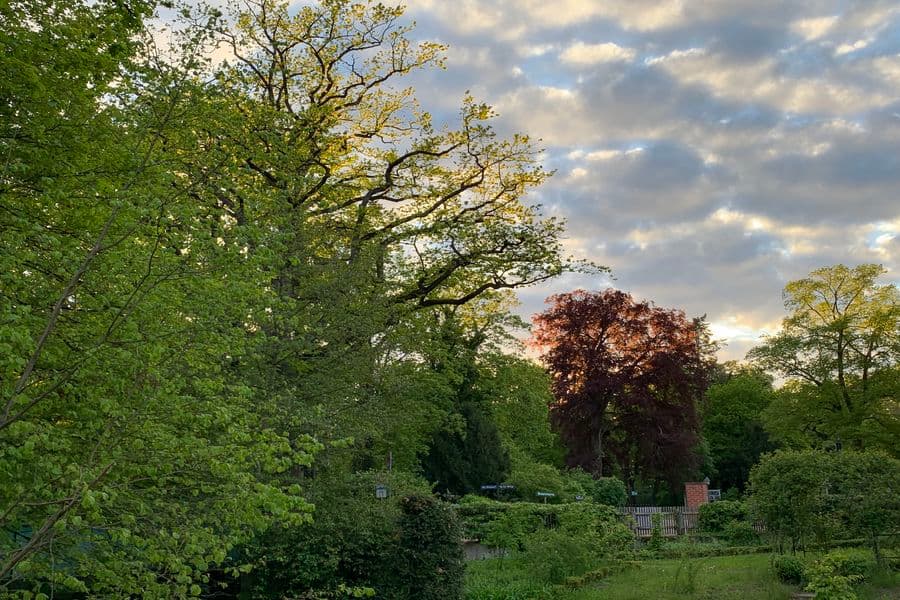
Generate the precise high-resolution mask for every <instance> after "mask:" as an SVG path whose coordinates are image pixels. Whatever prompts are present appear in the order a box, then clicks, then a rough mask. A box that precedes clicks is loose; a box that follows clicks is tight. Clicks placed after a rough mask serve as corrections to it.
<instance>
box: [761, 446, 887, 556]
mask: <svg viewBox="0 0 900 600" xmlns="http://www.w3.org/2000/svg"><path fill="white" fill-rule="evenodd" d="M898 485H900V461H898V460H897V459H895V458H892V457H890V456H888V455H885V454H881V453H878V452H847V451H844V452H830V453H825V452H819V451H814V450H805V451H780V452H776V453H775V454H772V455H767V456H766V457H764V458H763V460H762V461H761V462H760V464H759V465H757V466H756V467H754V469H753V471H752V473H751V496H750V507H751V513H752V514H754V515H755V516H756V517H758V518H761V519H762V520H763V521H764V522H765V524H766V528H767V530H768V531H770V532H772V533H774V534H775V535H776V536H777V537H779V538H786V539H787V540H789V541H790V542H791V547H792V548H793V549H796V548H797V547H798V546H800V545H802V544H803V543H805V542H808V541H811V540H816V541H819V542H827V541H829V540H831V539H834V538H835V536H836V535H838V534H841V535H844V536H846V535H859V536H864V537H866V538H868V539H869V540H870V543H871V544H872V549H873V550H874V552H875V553H876V556H877V557H880V550H879V543H878V536H879V534H880V533H882V531H883V530H884V528H885V527H887V526H888V524H890V523H897V522H898V520H900V499H898V498H897V494H896V490H897V489H898V487H897V486H898Z"/></svg>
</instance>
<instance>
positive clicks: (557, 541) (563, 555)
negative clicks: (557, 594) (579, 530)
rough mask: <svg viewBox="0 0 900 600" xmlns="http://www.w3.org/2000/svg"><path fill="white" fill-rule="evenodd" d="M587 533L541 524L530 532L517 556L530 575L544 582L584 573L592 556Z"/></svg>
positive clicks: (557, 580) (593, 554)
mask: <svg viewBox="0 0 900 600" xmlns="http://www.w3.org/2000/svg"><path fill="white" fill-rule="evenodd" d="M590 541H591V540H590V537H588V536H579V535H574V534H573V533H572V532H569V531H562V530H556V529H546V528H542V529H539V530H538V531H536V532H535V533H533V534H531V535H529V536H528V537H527V538H526V539H525V542H524V544H523V546H524V547H523V550H522V552H521V555H520V560H521V562H522V564H523V565H524V566H525V568H526V569H527V570H528V572H529V573H531V576H532V577H533V578H534V579H536V580H537V581H539V582H543V583H556V584H558V583H562V582H563V581H565V579H566V578H567V577H572V576H577V575H581V574H583V573H585V572H586V571H587V570H588V569H589V568H590V566H591V565H592V564H593V562H594V560H595V552H594V549H593V548H592V547H591V545H590Z"/></svg>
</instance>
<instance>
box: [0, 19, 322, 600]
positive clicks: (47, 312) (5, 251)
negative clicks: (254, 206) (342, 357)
mask: <svg viewBox="0 0 900 600" xmlns="http://www.w3.org/2000/svg"><path fill="white" fill-rule="evenodd" d="M152 8H153V7H152V5H151V4H150V3H144V2H85V3H79V2H27V1H24V2H11V3H4V4H3V5H2V6H0V20H2V21H3V23H4V27H3V31H2V33H0V47H2V52H0V54H2V56H0V71H2V73H3V77H2V83H0V86H2V88H0V122H2V125H0V152H2V155H3V157H4V158H3V170H2V172H0V230H2V231H3V235H2V237H0V347H2V348H3V351H2V352H0V373H2V379H0V478H2V479H0V525H2V528H3V534H2V536H0V589H6V588H7V587H8V586H12V587H18V586H22V585H27V586H35V587H39V588H42V589H44V590H45V591H46V590H57V591H63V590H68V591H89V592H90V593H93V594H99V595H107V596H127V595H129V594H143V595H146V596H150V597H153V596H163V595H166V596H185V595H191V594H197V593H199V592H200V587H199V584H201V583H202V582H203V580H204V577H205V571H206V569H207V567H208V565H209V564H210V563H212V562H219V561H222V560H223V559H224V558H225V556H226V554H227V552H228V551H229V549H230V548H231V547H233V546H234V545H235V544H236V543H238V542H240V541H242V540H245V539H248V537H249V536H251V535H252V534H253V532H254V531H255V530H256V529H258V528H260V527H265V526H266V525H267V524H268V523H270V522H271V521H272V520H273V519H279V520H287V521H292V520H298V519H304V518H306V516H307V515H308V512H309V509H310V507H309V505H308V504H307V503H305V502H304V501H303V499H302V497H301V496H300V495H299V493H298V492H299V490H298V488H296V487H291V486H290V485H289V484H288V483H286V482H283V481H280V480H278V479H277V478H274V477H273V475H275V474H277V473H278V472H280V471H284V470H286V469H288V468H290V467H291V466H294V465H297V464H304V463H308V462H309V460H310V458H311V451H312V450H314V444H312V443H311V441H309V440H308V439H304V440H302V441H300V443H297V444H293V445H292V444H291V442H290V440H288V439H287V438H286V437H284V436H283V435H282V434H281V432H280V431H277V430H275V429H273V428H272V426H271V424H267V423H265V422H263V421H262V420H261V419H260V415H259V414H258V413H257V411H256V409H255V406H254V403H253V398H252V394H251V391H250V389H249V388H248V387H247V386H246V385H245V384H243V383H242V382H241V381H239V380H237V379H235V378H234V377H232V376H231V375H230V372H229V370H230V364H231V363H232V361H233V360H234V359H235V357H238V356H241V355H243V354H246V353H249V352H253V351H254V350H253V348H254V346H255V344H256V341H255V337H256V336H255V335H254V333H253V330H252V327H250V326H248V325H249V324H248V322H247V320H246V314H247V312H248V307H251V306H254V305H255V304H257V302H258V301H259V300H260V294H262V293H263V292H262V290H263V289H264V288H263V287H261V286H259V283H260V279H259V277H258V276H257V275H256V273H257V272H258V271H259V265H258V264H251V263H250V262H248V261H247V260H246V259H245V258H244V257H243V256H242V255H241V254H240V253H239V252H235V251H233V249H229V248H223V247H221V246H220V245H219V244H218V243H217V240H216V238H215V237H212V236H210V235H209V230H208V228H206V227H205V225H204V224H203V219H202V217H203V215H202V213H199V212H198V210H197V206H196V203H195V202H194V200H193V199H192V198H191V196H190V194H189V193H187V191H186V189H184V188H182V187H180V186H179V185H178V184H177V183H178V180H179V179H180V178H181V176H182V175H181V174H180V173H179V172H178V171H177V170H176V168H177V163H178V161H177V160H174V154H173V153H172V152H171V151H170V149H169V148H168V144H169V140H170V139H172V138H174V137H177V136H178V135H183V134H184V133H183V132H184V130H185V128H186V127H188V126H189V125H193V124H195V123H194V121H193V120H194V119H195V118H196V116H197V115H196V113H195V111H194V106H193V105H192V104H191V103H190V102H188V101H187V99H188V98H190V97H191V95H192V94H196V92H197V87H196V84H195V80H194V78H193V73H194V72H196V68H197V66H198V64H197V63H194V62H192V59H190V56H191V55H192V52H191V51H190V50H191V48H190V45H191V44H193V43H194V41H196V39H197V38H194V39H193V40H192V39H190V38H186V39H185V43H186V44H188V45H189V46H187V47H185V48H184V50H185V54H184V56H185V57H186V60H185V61H181V60H180V59H178V58H175V59H173V62H172V63H171V64H164V63H161V62H159V61H157V60H155V58H154V55H153V53H152V51H153V46H152V37H151V36H149V35H148V33H147V32H146V31H145V30H144V28H143V24H142V20H143V19H144V18H145V17H146V16H148V15H149V14H150V13H151V11H152Z"/></svg>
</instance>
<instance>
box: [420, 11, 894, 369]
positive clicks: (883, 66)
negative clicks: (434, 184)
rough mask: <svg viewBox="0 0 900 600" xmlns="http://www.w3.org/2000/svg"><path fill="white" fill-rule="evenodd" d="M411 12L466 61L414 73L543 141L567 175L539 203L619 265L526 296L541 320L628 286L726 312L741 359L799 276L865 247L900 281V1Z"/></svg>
mask: <svg viewBox="0 0 900 600" xmlns="http://www.w3.org/2000/svg"><path fill="white" fill-rule="evenodd" d="M411 14H412V16H413V17H414V18H416V19H417V20H418V22H419V24H420V28H419V29H418V30H417V35H420V36H422V37H423V38H428V39H437V40H440V41H443V42H447V43H449V44H450V45H451V49H450V51H449V55H450V60H449V62H448V69H447V71H436V72H431V73H425V74H420V75H416V76H415V77H414V78H413V79H412V83H413V84H414V85H416V87H417V88H418V90H419V91H420V92H421V93H420V96H421V99H422V103H423V105H424V106H426V107H427V108H429V109H433V111H434V113H435V115H436V116H437V118H438V119H439V120H440V119H442V118H445V119H448V120H451V119H452V118H454V117H455V114H456V107H457V106H458V103H459V99H460V98H461V97H462V95H463V92H464V91H465V90H467V89H468V90H472V91H473V92H474V93H475V94H476V95H477V96H478V97H480V98H482V99H484V100H485V101H487V102H489V103H491V104H493V105H494V106H495V107H496V108H497V109H498V111H499V112H500V119H499V121H498V122H497V128H498V130H499V131H500V132H501V133H504V134H508V133H511V132H514V131H524V132H527V133H529V134H533V135H534V136H537V137H540V138H542V139H543V143H544V144H545V146H546V147H547V153H546V163H547V165H548V167H550V168H553V169H556V170H557V175H556V176H555V177H554V178H552V179H551V181H549V182H548V183H547V184H546V185H545V186H544V187H542V188H541V190H539V192H538V193H537V197H536V199H537V200H538V201H540V202H542V203H543V204H544V205H545V206H546V207H547V209H548V211H550V212H552V213H554V214H559V215H563V216H566V217H568V219H569V239H567V240H566V244H567V247H569V248H570V249H571V250H572V251H573V252H574V253H576V254H577V255H579V256H583V257H587V258H591V259H594V260H596V261H598V262H600V263H602V264H607V265H609V266H610V267H612V269H613V274H614V276H615V277H616V279H615V281H613V282H611V281H609V280H607V279H606V278H602V277H601V278H591V277H585V276H579V275H571V276H566V277H562V278H560V279H558V280H556V281H554V282H552V283H550V284H547V285H544V286H541V287H538V288H534V289H531V290H526V291H523V292H522V293H521V294H520V298H521V300H522V302H523V307H522V309H521V312H522V313H523V314H524V315H530V314H532V313H534V312H536V311H539V310H541V309H542V308H543V304H542V303H543V298H544V297H545V296H547V295H549V294H551V293H554V292H560V291H566V290H569V289H573V288H575V287H587V288H602V287H605V286H607V285H610V284H611V283H612V284H613V285H616V286H617V287H620V288H622V289H626V290H629V291H631V292H633V293H634V294H635V295H636V296H639V297H642V298H648V299H652V300H654V301H656V302H657V303H658V304H660V305H662V306H671V307H681V308H684V309H685V310H686V311H687V312H688V313H689V314H692V315H699V314H703V313H706V314H708V316H709V319H710V321H712V322H713V323H714V324H715V325H716V326H717V328H718V329H717V330H718V331H719V332H721V333H722V334H723V335H724V336H725V337H728V338H729V339H730V340H731V342H730V345H729V347H728V349H727V350H725V351H723V357H728V358H739V357H740V356H742V354H743V352H744V351H746V349H747V348H748V347H749V346H750V345H751V344H752V343H753V341H754V339H755V337H754V336H756V335H758V334H759V332H760V331H761V330H762V329H770V330H771V329H772V328H773V327H775V326H777V323H778V321H779V320H780V318H781V316H782V315H783V307H782V305H781V295H780V290H781V288H782V287H783V286H784V284H785V283H786V282H787V281H789V280H790V279H795V278H798V277H802V276H803V275H805V274H806V273H808V272H809V271H810V270H812V269H814V268H816V267H819V266H823V265H828V264H834V263H838V262H843V263H847V264H855V263H858V262H863V261H868V262H880V263H883V264H885V266H887V267H888V268H889V269H891V270H892V273H891V275H890V277H891V278H892V279H893V280H895V281H896V280H898V279H900V277H898V272H900V5H898V4H897V3H896V1H895V0H866V1H858V2H849V3H848V2H846V1H844V0H807V1H804V2H792V3H784V2H782V1H780V0H756V1H753V2H751V1H750V0H746V1H743V2H734V1H733V0H709V1H707V2H702V3H700V2H697V3H678V2H663V1H656V0H654V1H650V0H647V1H642V2H634V1H632V2H626V1H624V0H622V1H613V2H602V3H600V2H593V1H591V0H560V1H559V2H556V3H547V2H544V1H538V0H518V1H513V0H466V1H463V2H461V3H459V4H456V3H452V6H451V3H438V2H437V0H413V6H412V8H411ZM578 43H581V44H582V47H581V50H582V54H581V55H578V56H577V58H578V60H574V59H573V57H574V55H573V54H572V53H571V48H573V46H574V45H576V44H578ZM602 44H615V45H616V47H618V48H621V50H617V49H616V47H613V46H605V47H604V48H603V49H598V48H597V47H595V46H597V45H602ZM567 49H569V50H570V54H569V55H568V57H569V59H570V60H567V61H564V60H563V56H564V54H565V52H566V51H567ZM589 51H592V52H593V53H591V52H589Z"/></svg>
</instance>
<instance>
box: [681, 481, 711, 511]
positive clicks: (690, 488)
mask: <svg viewBox="0 0 900 600" xmlns="http://www.w3.org/2000/svg"><path fill="white" fill-rule="evenodd" d="M707 502H709V484H707V483H706V482H705V481H689V482H687V483H685V484H684V505H685V506H686V507H688V508H697V507H698V506H700V505H701V504H706V503H707Z"/></svg>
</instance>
